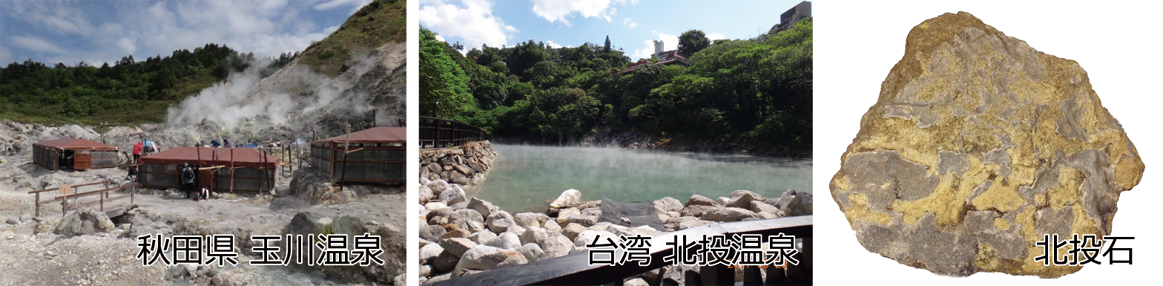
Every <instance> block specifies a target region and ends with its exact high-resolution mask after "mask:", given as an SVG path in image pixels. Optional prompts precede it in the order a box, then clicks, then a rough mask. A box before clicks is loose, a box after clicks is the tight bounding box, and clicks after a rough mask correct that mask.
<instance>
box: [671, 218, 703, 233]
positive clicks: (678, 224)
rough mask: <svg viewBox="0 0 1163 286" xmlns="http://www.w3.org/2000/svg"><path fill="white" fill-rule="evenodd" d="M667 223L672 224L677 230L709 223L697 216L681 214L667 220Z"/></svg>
mask: <svg viewBox="0 0 1163 286" xmlns="http://www.w3.org/2000/svg"><path fill="white" fill-rule="evenodd" d="M666 224H668V225H671V226H672V228H674V229H675V230H684V229H688V228H692V227H696V226H700V225H704V224H707V222H706V221H703V220H700V219H698V218H695V217H689V216H680V217H672V218H670V220H668V221H666Z"/></svg>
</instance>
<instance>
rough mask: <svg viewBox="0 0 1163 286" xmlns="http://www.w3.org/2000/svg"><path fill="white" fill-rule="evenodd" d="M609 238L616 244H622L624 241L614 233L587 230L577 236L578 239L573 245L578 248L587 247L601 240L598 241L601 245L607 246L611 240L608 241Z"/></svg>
mask: <svg viewBox="0 0 1163 286" xmlns="http://www.w3.org/2000/svg"><path fill="white" fill-rule="evenodd" d="M607 238H609V239H611V240H612V241H613V242H614V244H618V243H619V242H622V240H621V239H619V238H618V236H617V235H615V234H614V233H612V232H608V231H597V230H588V229H587V230H585V231H583V232H581V233H579V234H578V235H577V238H575V239H574V240H573V245H574V246H577V247H585V246H586V245H587V244H592V243H594V240H595V239H600V241H598V243H599V244H606V243H609V242H610V241H609V240H606V239H607Z"/></svg>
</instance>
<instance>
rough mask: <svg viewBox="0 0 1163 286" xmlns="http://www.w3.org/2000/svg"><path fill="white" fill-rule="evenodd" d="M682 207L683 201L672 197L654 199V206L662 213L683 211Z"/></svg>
mask: <svg viewBox="0 0 1163 286" xmlns="http://www.w3.org/2000/svg"><path fill="white" fill-rule="evenodd" d="M682 207H683V205H682V202H680V201H678V200H677V199H675V198H672V197H665V198H662V199H659V200H657V201H654V208H655V209H658V210H659V211H660V212H661V213H666V212H681V211H682Z"/></svg>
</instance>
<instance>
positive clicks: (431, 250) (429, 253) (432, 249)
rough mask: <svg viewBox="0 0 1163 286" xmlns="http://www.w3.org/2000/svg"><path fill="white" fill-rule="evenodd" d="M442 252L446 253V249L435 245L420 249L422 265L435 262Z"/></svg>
mask: <svg viewBox="0 0 1163 286" xmlns="http://www.w3.org/2000/svg"><path fill="white" fill-rule="evenodd" d="M441 252H444V248H443V247H440V245H439V244H435V243H432V244H428V245H425V246H424V247H420V264H430V263H433V262H435V261H436V257H439V256H440V253H441ZM461 254H463V253H461Z"/></svg>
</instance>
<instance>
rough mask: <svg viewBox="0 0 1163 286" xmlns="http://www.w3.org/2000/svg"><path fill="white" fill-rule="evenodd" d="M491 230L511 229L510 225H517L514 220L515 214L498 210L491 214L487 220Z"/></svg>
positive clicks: (499, 231) (503, 230) (500, 231)
mask: <svg viewBox="0 0 1163 286" xmlns="http://www.w3.org/2000/svg"><path fill="white" fill-rule="evenodd" d="M485 225H487V226H488V227H489V230H491V231H492V232H495V233H502V232H505V231H506V230H509V227H510V226H513V225H516V223H515V222H513V215H510V214H509V212H507V211H497V212H495V213H492V214H490V215H489V220H488V221H486V222H485Z"/></svg>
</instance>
